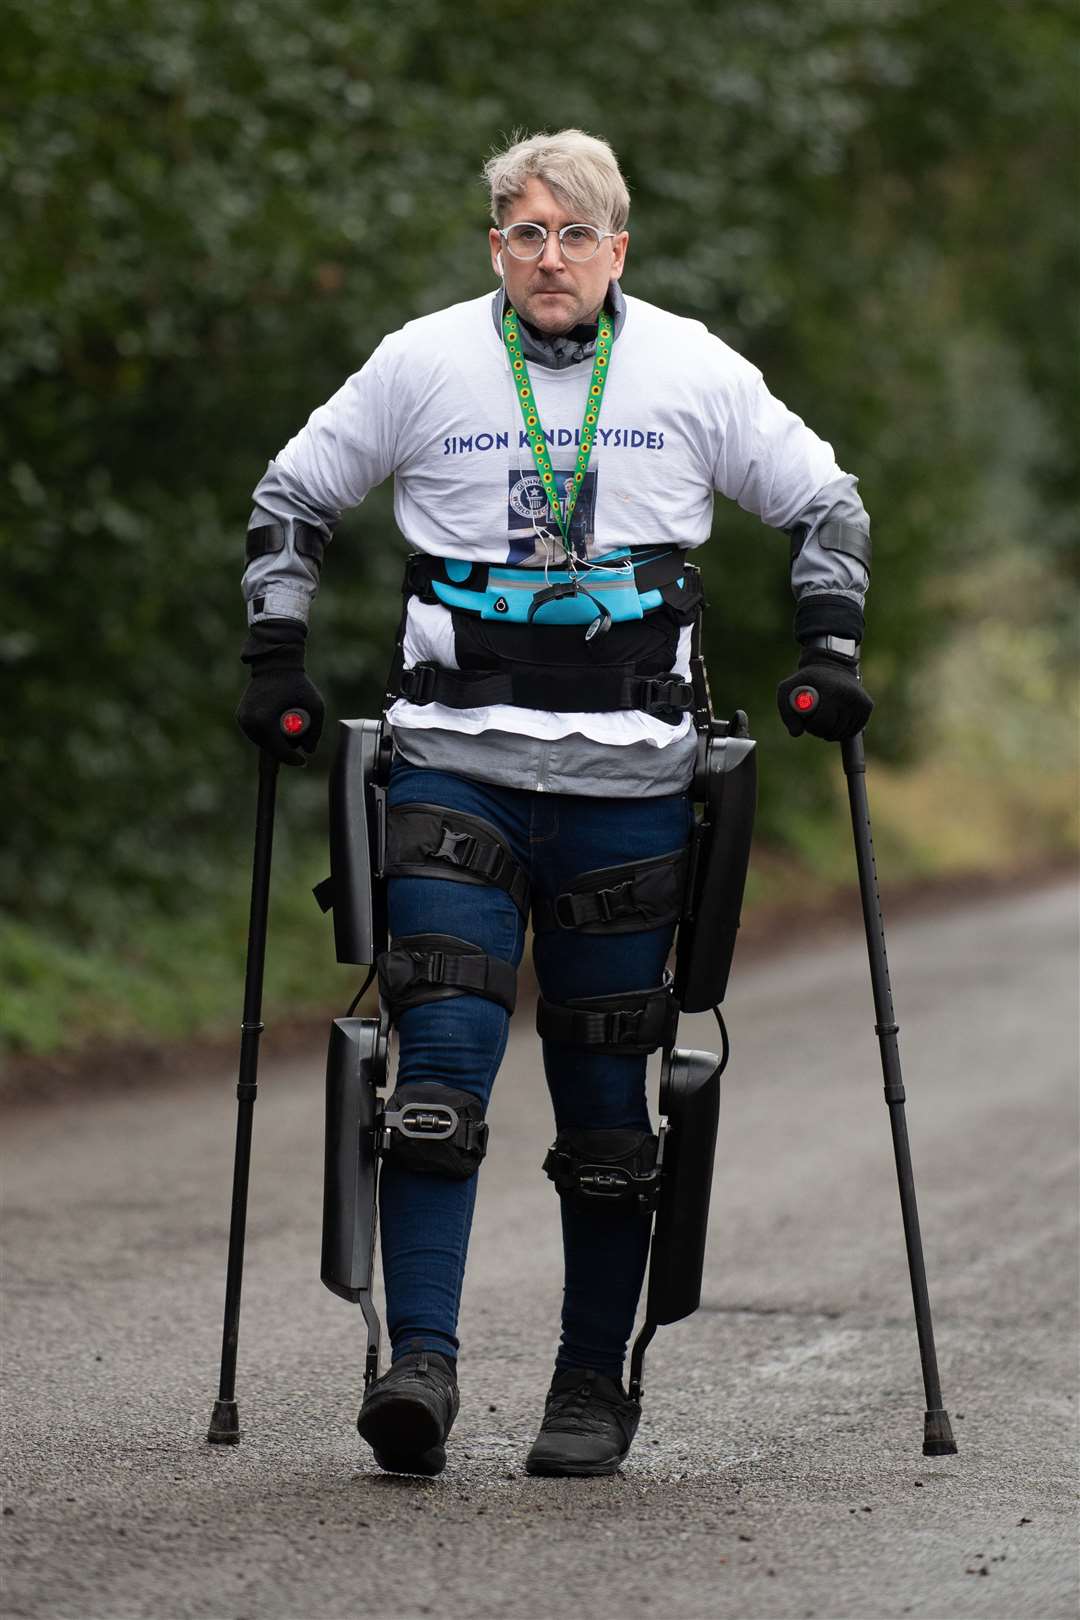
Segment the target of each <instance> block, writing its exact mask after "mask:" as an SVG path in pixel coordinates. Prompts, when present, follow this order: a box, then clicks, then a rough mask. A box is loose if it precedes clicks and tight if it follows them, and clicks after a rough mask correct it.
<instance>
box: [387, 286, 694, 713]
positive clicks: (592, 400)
mask: <svg viewBox="0 0 1080 1620" xmlns="http://www.w3.org/2000/svg"><path fill="white" fill-rule="evenodd" d="M612 336H613V331H612V323H611V317H610V315H609V314H608V313H607V311H606V310H603V311H601V314H600V321H599V327H598V330H597V338H596V356H595V360H594V363H593V369H592V376H591V379H590V382H589V391H588V394H587V396H586V402H585V414H584V417H583V420H582V424H581V433H580V449H579V450H578V455H577V462H576V465H575V468H574V471H573V473H572V474H570V475H569V476H568V477H567V478H566V482H565V498H564V499H560V495H559V487H558V475H557V474H556V473H555V471H554V469H553V468H552V465H551V455H550V452H549V450H548V445H547V439H546V437H545V435H544V430H543V426H542V424H541V421H540V413H539V410H538V408H537V404H536V397H535V394H534V392H533V386H532V381H531V379H530V377H529V368H528V366H527V364H526V361H525V356H524V354H523V352H522V348H521V334H520V330H519V327H518V320H517V315H516V313H515V311H514V310H513V309H510V308H508V309H507V311H506V314H505V316H504V317H503V341H504V343H505V346H506V352H507V356H508V358H509V362H510V369H511V374H512V376H513V380H514V390H515V393H516V396H517V400H518V404H519V406H520V407H521V414H522V418H523V421H524V425H525V432H526V435H527V436H528V440H529V445H530V448H531V450H532V455H533V460H534V462H535V465H536V471H537V475H538V477H539V480H540V487H541V490H542V492H543V495H544V498H545V501H546V507H547V511H548V514H549V516H550V519H551V522H552V524H553V525H554V528H555V531H556V534H555V536H552V535H551V534H550V531H547V530H545V531H544V532H543V533H541V531H540V529H539V528H537V529H536V533H537V535H538V537H539V538H540V539H542V540H547V539H556V538H557V542H558V544H559V546H560V548H561V551H562V558H561V561H560V564H559V566H553V565H552V564H551V563H550V562H549V563H545V564H541V565H539V566H537V565H526V564H514V563H501V564H495V563H481V562H469V561H465V560H458V559H456V558H451V557H433V556H428V555H427V554H426V553H423V552H416V553H414V554H413V555H412V556H411V557H410V558H409V561H408V564H407V565H406V569H405V581H404V585H403V594H404V597H405V614H407V612H408V603H409V601H410V599H411V598H413V597H415V598H416V599H417V600H418V601H421V602H425V603H428V604H435V603H441V604H442V606H443V607H446V608H448V609H449V611H450V615H451V620H452V623H453V631H454V652H455V656H456V660H457V664H458V667H457V669H448V668H446V667H445V666H443V665H441V664H437V663H434V662H432V661H422V662H420V663H417V664H413V665H412V666H411V667H410V668H408V669H407V668H406V667H405V657H404V637H405V615H403V617H402V624H401V630H400V633H399V636H398V644H397V649H396V652H395V656H394V663H393V666H392V668H391V672H390V680H389V682H388V691H387V698H388V701H392V700H393V699H394V698H397V697H404V698H407V699H408V700H409V701H410V702H411V703H418V704H426V703H442V704H445V705H446V706H447V707H449V708H452V709H466V708H468V709H471V708H479V707H485V706H487V705H489V704H496V703H509V704H513V705H515V706H517V707H521V708H527V709H551V710H555V711H558V712H562V713H566V714H575V713H583V712H600V711H605V710H615V709H636V710H641V711H643V712H644V713H646V714H650V715H653V716H655V717H656V718H658V719H661V720H664V721H666V722H668V723H669V724H671V725H675V724H677V723H678V721H679V720H680V719H681V718H682V716H683V715H684V714H686V713H688V712H689V711H690V710H692V709H695V708H700V693H699V694H698V697H697V699H696V698H695V686H696V682H691V681H685V680H683V679H682V678H681V677H679V676H677V675H672V673H671V668H672V665H673V663H674V662H675V656H676V652H677V649H678V641H679V632H680V630H681V629H682V628H683V627H684V626H685V625H694V624H696V623H697V622H698V620H699V618H700V611H701V606H702V602H703V593H702V588H701V578H700V574H699V571H698V569H697V568H696V567H694V565H693V564H692V563H688V562H687V561H686V552H685V549H684V548H682V547H680V546H674V545H665V546H650V547H640V548H638V547H635V548H631V547H629V546H624V547H620V548H617V549H615V550H613V551H609V552H607V553H606V554H605V555H604V556H603V557H601V558H598V559H595V560H593V559H588V560H586V559H585V558H582V557H580V556H579V555H578V554H577V553H576V551H575V549H574V546H573V543H572V541H571V526H572V523H573V517H574V510H575V507H576V505H577V499H578V495H579V493H580V491H581V489H582V487H583V485H584V481H585V474H586V471H587V470H588V465H589V461H590V458H591V456H592V450H593V445H594V443H595V440H596V431H597V423H598V421H599V417H600V407H601V404H602V402H603V396H604V384H605V380H606V377H607V370H608V366H609V363H610V359H611V347H612ZM695 639H696V638H695Z"/></svg>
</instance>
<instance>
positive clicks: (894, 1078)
mask: <svg viewBox="0 0 1080 1620" xmlns="http://www.w3.org/2000/svg"><path fill="white" fill-rule="evenodd" d="M789 702H790V704H791V707H792V708H793V710H794V711H795V713H796V714H798V715H800V716H805V715H808V714H812V713H813V711H814V709H815V708H816V707H817V704H818V693H817V690H816V688H814V687H813V686H810V685H806V686H798V687H796V688H795V690H794V691H793V692H792V693H791V694H790V697H789ZM840 749H841V755H842V758H843V762H844V774H845V776H846V777H847V785H848V800H849V802H850V805H851V830H852V834H853V836H854V839H855V860H856V863H857V865H858V869H859V893H860V896H861V899H862V911H863V923H864V926H865V928H866V949H867V954H868V955H869V958H870V983H871V985H872V986H873V991H874V1014H875V1018H876V1023H875V1026H874V1027H875V1029H876V1031H877V1038H878V1046H879V1048H880V1050H881V1071H882V1075H883V1077H884V1080H885V1101H886V1103H887V1104H888V1109H889V1124H890V1125H891V1127H892V1139H893V1153H894V1155H895V1158H896V1179H897V1182H898V1184H899V1187H900V1209H901V1213H902V1215H903V1219H904V1242H905V1244H906V1245H907V1257H908V1270H909V1272H910V1274H911V1297H912V1300H913V1301H914V1305H915V1329H916V1332H917V1333H918V1336H919V1357H920V1359H921V1361H922V1375H923V1387H924V1389H925V1391H926V1418H925V1422H924V1426H923V1455H924V1456H925V1457H949V1456H952V1455H953V1454H954V1453H955V1451H956V1441H955V1440H954V1439H953V1433H952V1425H951V1424H950V1422H949V1414H948V1412H946V1410H945V1408H944V1406H943V1405H942V1402H941V1381H940V1378H939V1377H938V1364H937V1352H936V1350H935V1349H934V1324H933V1321H932V1319H931V1315H930V1294H929V1292H928V1290H927V1286H926V1262H925V1260H924V1259H923V1247H922V1235H921V1233H920V1231H919V1207H918V1204H917V1202H916V1199H915V1176H914V1173H913V1171H912V1168H911V1146H910V1144H909V1142H908V1133H907V1117H906V1115H905V1113H904V1100H905V1093H904V1080H903V1075H902V1074H901V1072H900V1046H899V1041H898V1038H897V1037H898V1035H899V1026H898V1025H897V1022H896V1017H895V1014H894V1012H893V999H892V986H891V984H890V983H889V959H888V957H887V955H886V953H885V921H884V918H883V917H882V915H881V898H880V896H879V894H878V881H877V867H876V866H875V863H874V841H873V837H872V834H871V830H870V804H869V800H868V799H867V794H866V752H865V749H864V747H863V740H862V734H861V733H860V734H859V735H857V736H855V737H848V738H847V739H845V741H844V742H842V743H841V745H840Z"/></svg>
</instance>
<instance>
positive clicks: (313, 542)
mask: <svg viewBox="0 0 1080 1620" xmlns="http://www.w3.org/2000/svg"><path fill="white" fill-rule="evenodd" d="M293 544H294V545H295V547H296V549H297V552H298V553H299V555H300V556H301V557H310V558H311V560H312V562H313V563H314V564H315V566H316V568H319V569H321V568H322V560H323V552H324V551H325V550H326V536H325V535H324V534H323V532H322V530H321V529H316V528H315V526H314V524H311V523H301V522H299V521H298V522H296V523H294V524H293Z"/></svg>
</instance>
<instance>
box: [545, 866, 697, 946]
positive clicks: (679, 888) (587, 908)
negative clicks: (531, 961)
mask: <svg viewBox="0 0 1080 1620" xmlns="http://www.w3.org/2000/svg"><path fill="white" fill-rule="evenodd" d="M687 859H688V857H687V852H686V850H685V849H676V850H672V851H671V852H670V853H669V854H666V855H655V856H652V857H651V858H650V859H649V860H645V861H627V862H626V863H624V864H623V865H622V866H605V867H598V868H597V869H596V871H593V872H583V873H582V874H581V876H580V877H578V878H575V879H574V881H573V883H572V884H571V885H570V886H569V888H567V889H565V890H564V891H563V892H562V894H558V895H556V896H555V899H554V900H549V899H547V898H546V897H545V896H537V897H536V898H535V899H534V901H533V928H534V930H535V931H536V933H538V934H540V933H545V932H548V931H550V930H551V929H553V928H572V929H575V930H576V931H577V932H578V933H582V934H636V933H640V932H642V930H644V929H647V928H662V927H664V926H665V925H666V924H668V923H673V922H677V921H678V919H679V917H680V916H681V915H682V908H683V895H684V891H685V889H686V870H687Z"/></svg>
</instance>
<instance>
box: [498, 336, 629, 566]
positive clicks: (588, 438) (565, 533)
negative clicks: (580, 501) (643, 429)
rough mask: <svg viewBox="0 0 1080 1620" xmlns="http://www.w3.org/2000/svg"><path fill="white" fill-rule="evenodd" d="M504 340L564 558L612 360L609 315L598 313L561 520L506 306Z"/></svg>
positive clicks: (569, 550) (518, 338) (552, 476)
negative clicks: (575, 453)
mask: <svg viewBox="0 0 1080 1620" xmlns="http://www.w3.org/2000/svg"><path fill="white" fill-rule="evenodd" d="M503 339H504V341H505V343H506V352H507V354H508V355H509V356H510V366H511V369H512V371H513V373H514V386H515V388H516V390H517V397H518V404H519V405H520V406H521V414H522V416H523V417H524V418H525V432H526V433H527V434H528V438H529V443H530V445H531V446H532V453H533V460H534V461H535V462H536V470H537V472H538V473H539V474H540V483H541V484H542V486H543V488H544V491H545V493H546V494H547V498H548V505H549V506H550V507H551V511H552V514H553V516H554V518H555V522H556V523H557V524H558V526H559V534H560V535H561V537H562V543H563V550H564V551H565V553H566V555H567V557H572V556H573V547H572V546H571V544H570V525H571V522H572V521H573V517H574V507H575V506H576V505H577V498H578V495H579V493H580V491H581V486H582V484H583V483H584V482H585V470H586V468H587V467H588V465H589V457H590V456H591V455H592V447H593V442H594V440H595V438H596V423H597V419H598V417H599V415H600V401H601V400H602V399H603V397H604V380H605V378H606V377H607V368H608V361H609V360H610V358H611V340H612V325H611V316H610V315H609V314H608V312H607V310H606V309H602V310H601V311H600V322H599V325H598V327H597V332H596V359H595V360H594V361H593V372H592V381H591V382H590V383H589V393H588V397H587V399H586V401H585V419H584V421H583V422H582V424H581V448H580V449H579V450H578V458H577V466H576V467H575V469H574V476H573V479H572V480H571V483H570V488H569V490H568V491H567V496H566V517H565V518H564V517H563V514H562V507H561V506H560V504H559V495H558V491H557V489H556V487H555V474H554V471H553V470H552V466H551V456H550V455H549V453H548V447H547V440H546V439H545V437H544V429H543V427H542V425H541V422H540V412H539V411H538V410H537V408H536V396H535V395H534V393H533V386H532V382H531V381H530V379H529V368H528V366H527V365H526V364H525V356H524V354H523V353H522V352H521V334H520V332H519V331H518V321H517V314H516V312H515V311H514V310H513V309H512V308H510V306H509V305H508V306H507V310H506V314H505V315H504V316H503Z"/></svg>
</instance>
